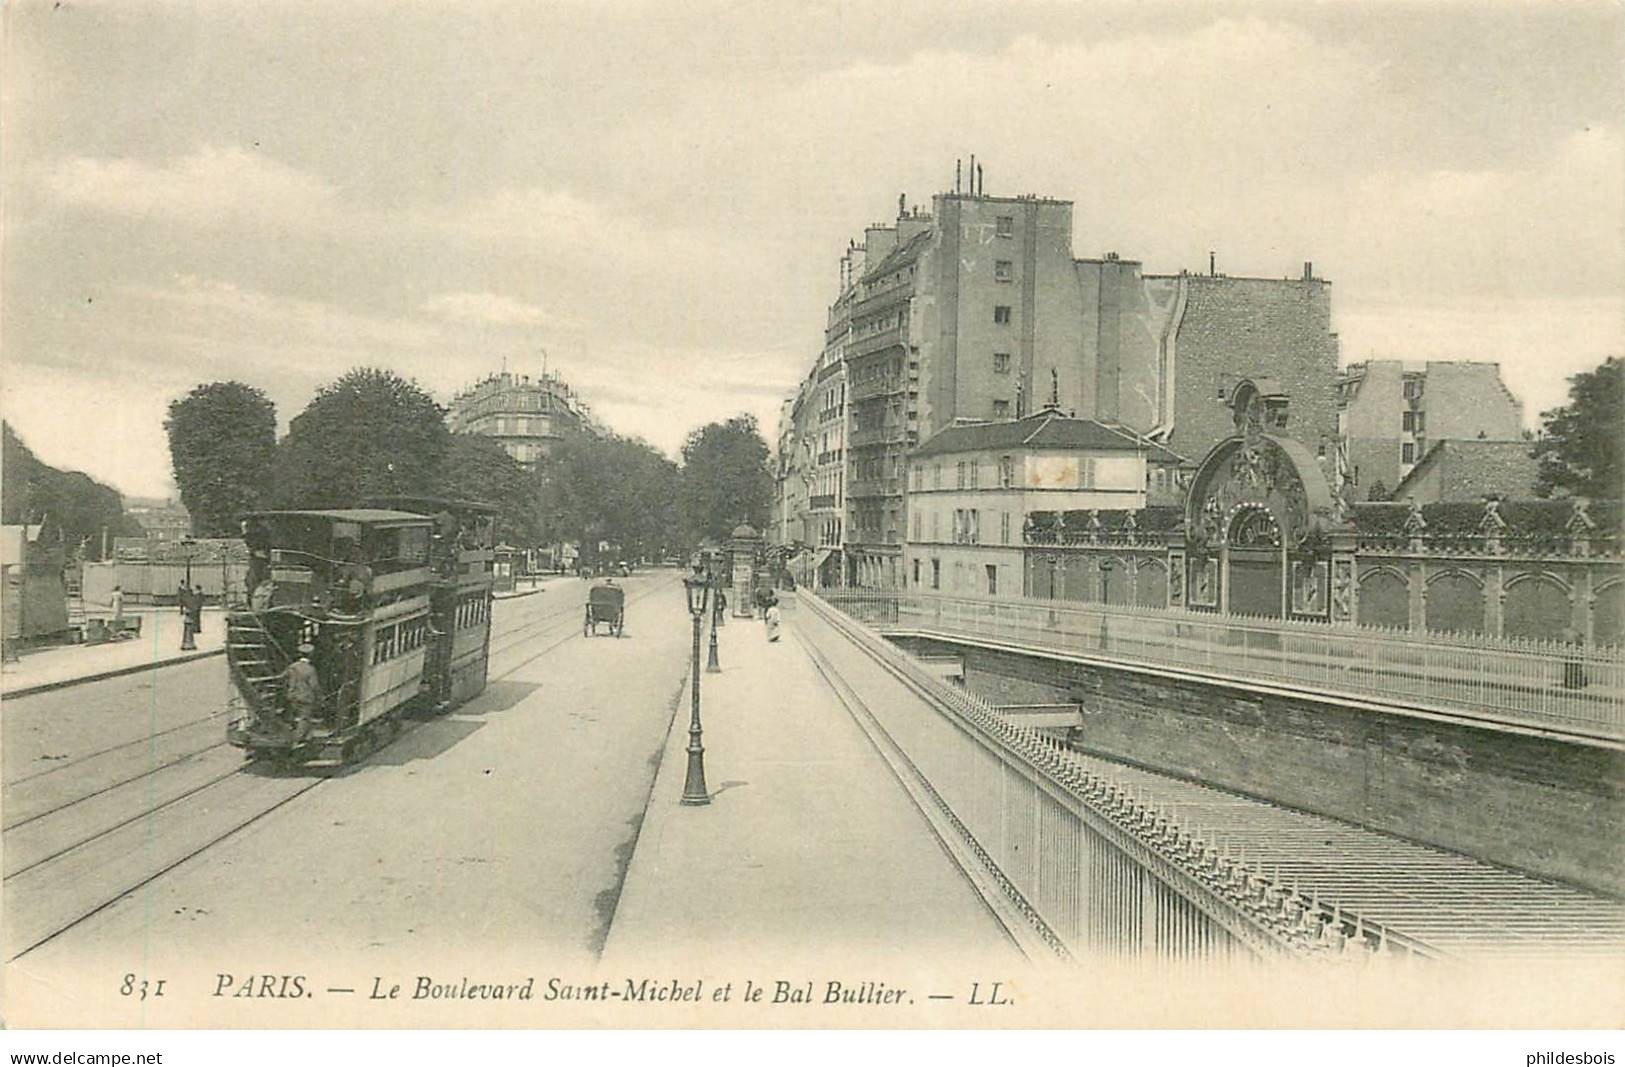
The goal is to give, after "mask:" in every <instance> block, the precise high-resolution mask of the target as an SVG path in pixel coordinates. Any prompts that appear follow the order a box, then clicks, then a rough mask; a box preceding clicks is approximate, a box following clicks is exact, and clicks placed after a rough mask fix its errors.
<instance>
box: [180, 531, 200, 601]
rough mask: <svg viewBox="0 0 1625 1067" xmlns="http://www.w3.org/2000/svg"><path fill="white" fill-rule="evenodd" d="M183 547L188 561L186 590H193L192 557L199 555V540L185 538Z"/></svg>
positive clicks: (182, 540)
mask: <svg viewBox="0 0 1625 1067" xmlns="http://www.w3.org/2000/svg"><path fill="white" fill-rule="evenodd" d="M181 547H182V548H184V549H185V550H186V551H185V552H184V553H183V555H184V556H185V559H186V588H188V589H190V588H192V557H193V556H195V555H197V539H196V538H194V537H190V536H188V537H183V538H181Z"/></svg>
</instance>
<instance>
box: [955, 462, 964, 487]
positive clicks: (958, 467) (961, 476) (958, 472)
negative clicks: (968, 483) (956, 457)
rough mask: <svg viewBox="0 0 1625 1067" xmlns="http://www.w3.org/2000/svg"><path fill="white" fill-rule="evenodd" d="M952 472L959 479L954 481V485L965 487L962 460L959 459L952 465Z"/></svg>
mask: <svg viewBox="0 0 1625 1067" xmlns="http://www.w3.org/2000/svg"><path fill="white" fill-rule="evenodd" d="M954 474H955V475H956V476H957V477H958V479H959V481H958V482H957V483H956V487H957V488H959V489H963V488H965V461H964V460H960V461H959V462H958V463H956V464H955V465H954Z"/></svg>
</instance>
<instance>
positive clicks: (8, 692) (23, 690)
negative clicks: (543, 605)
mask: <svg viewBox="0 0 1625 1067" xmlns="http://www.w3.org/2000/svg"><path fill="white" fill-rule="evenodd" d="M545 591H546V590H545V588H543V587H538V588H536V589H532V590H530V591H529V592H525V593H514V594H512V595H511V596H499V597H495V599H497V600H518V599H520V598H521V597H527V596H535V595H536V594H537V593H542V592H545ZM225 651H226V650H225V649H223V648H214V649H209V650H208V651H206V652H195V653H193V654H192V655H190V656H176V657H175V658H173V659H164V660H159V661H157V662H156V663H137V664H135V665H134V666H131V667H119V668H117V669H115V670H110V671H100V672H98V673H96V674H85V675H80V676H79V677H77V678H63V679H59V680H58V681H54V682H40V683H39V684H37V685H25V686H19V687H18V688H16V689H0V700H16V699H18V698H20V697H27V696H33V695H35V694H36V693H49V692H51V691H52V690H55V689H66V688H68V687H69V686H74V685H83V684H85V683H87V682H101V681H105V680H107V679H108V678H118V677H120V676H121V675H125V674H138V673H140V672H141V671H155V670H157V669H159V668H160V667H173V666H176V665H177V664H181V663H191V662H193V661H194V660H200V659H206V658H208V657H209V656H219V655H223V654H224V653H225Z"/></svg>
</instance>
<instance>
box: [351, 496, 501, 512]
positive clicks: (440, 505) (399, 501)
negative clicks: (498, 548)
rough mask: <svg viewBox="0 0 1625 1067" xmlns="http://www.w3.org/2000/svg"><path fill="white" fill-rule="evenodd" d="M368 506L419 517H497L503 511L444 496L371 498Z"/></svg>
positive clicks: (473, 501)
mask: <svg viewBox="0 0 1625 1067" xmlns="http://www.w3.org/2000/svg"><path fill="white" fill-rule="evenodd" d="M366 503H367V504H370V505H375V506H378V507H388V508H399V509H401V510H403V511H410V512H413V513H415V514H418V515H432V514H434V513H435V512H440V511H476V512H479V513H480V514H481V515H495V514H497V512H498V511H500V510H501V509H500V508H498V507H497V506H496V505H494V504H485V503H482V502H480V501H478V500H456V499H453V498H452V497H444V496H379V497H371V498H369V499H368V500H367V501H366Z"/></svg>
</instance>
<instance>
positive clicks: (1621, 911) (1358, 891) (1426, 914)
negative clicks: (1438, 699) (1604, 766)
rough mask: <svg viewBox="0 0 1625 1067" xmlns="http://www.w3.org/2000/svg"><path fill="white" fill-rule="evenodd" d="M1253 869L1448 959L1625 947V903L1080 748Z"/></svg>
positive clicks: (1607, 951) (1090, 763) (1093, 765)
mask: <svg viewBox="0 0 1625 1067" xmlns="http://www.w3.org/2000/svg"><path fill="white" fill-rule="evenodd" d="M1078 756H1079V758H1080V760H1081V761H1082V762H1083V763H1084V765H1085V766H1086V768H1087V769H1088V770H1090V771H1092V772H1094V773H1096V774H1099V775H1101V776H1102V777H1105V778H1108V779H1111V780H1115V781H1116V782H1118V783H1119V784H1121V785H1122V786H1124V787H1125V788H1128V789H1130V790H1131V791H1132V792H1133V793H1134V794H1136V795H1137V797H1138V799H1139V800H1141V801H1142V802H1144V803H1147V804H1150V805H1151V806H1153V807H1155V808H1158V809H1161V810H1163V811H1166V812H1167V813H1169V814H1170V815H1172V816H1173V817H1174V818H1175V819H1177V820H1178V822H1179V823H1180V824H1181V825H1183V826H1185V827H1187V828H1188V829H1190V830H1191V831H1192V832H1194V833H1197V834H1198V835H1199V836H1200V837H1201V838H1202V839H1203V840H1206V841H1209V842H1211V843H1213V844H1215V845H1216V846H1218V847H1221V848H1228V850H1229V852H1230V854H1231V855H1232V856H1236V855H1238V854H1239V855H1240V856H1241V857H1242V858H1243V859H1244V861H1245V865H1246V866H1247V867H1249V868H1251V867H1256V866H1261V867H1262V868H1263V871H1264V873H1265V874H1266V875H1267V876H1271V877H1273V876H1275V875H1276V874H1277V872H1278V874H1279V878H1280V880H1281V882H1282V883H1284V884H1285V885H1287V886H1288V887H1292V886H1294V885H1296V887H1297V888H1298V889H1300V890H1301V891H1302V892H1304V893H1305V894H1311V893H1312V894H1315V895H1317V896H1319V897H1321V898H1322V899H1324V900H1326V901H1327V902H1333V901H1335V902H1336V903H1337V905H1338V906H1340V907H1343V908H1347V909H1349V910H1350V911H1352V912H1354V913H1355V914H1357V915H1359V916H1361V918H1362V919H1364V920H1367V921H1372V922H1377V923H1380V924H1382V925H1383V926H1385V927H1388V928H1389V929H1391V930H1394V931H1396V932H1398V933H1401V934H1404V935H1407V936H1409V937H1411V938H1415V939H1416V940H1418V941H1421V942H1424V943H1426V944H1427V945H1428V946H1430V947H1431V948H1433V949H1434V950H1436V951H1438V952H1439V953H1441V954H1443V955H1445V956H1452V957H1458V958H1459V957H1467V956H1471V957H1478V958H1481V957H1486V956H1494V957H1501V958H1521V957H1540V958H1545V957H1556V956H1575V955H1614V956H1617V955H1619V954H1621V953H1625V902H1621V901H1618V900H1614V899H1612V898H1609V897H1605V896H1600V895H1597V894H1593V893H1588V892H1586V891H1584V890H1581V889H1577V888H1574V887H1572V886H1566V885H1562V884H1560V883H1555V882H1548V881H1543V880H1541V879H1539V878H1535V877H1532V876H1530V875H1527V874H1521V873H1519V872H1517V871H1512V870H1508V869H1506V868H1503V867H1496V866H1493V865H1491V864H1488V863H1484V862H1481V861H1479V860H1475V859H1472V858H1470V857H1467V856H1463V855H1459V854H1457V853H1453V852H1446V851H1444V850H1442V849H1437V848H1431V847H1429V846H1426V845H1420V844H1416V843H1414V842H1411V841H1405V840H1403V839H1401V838H1397V837H1393V836H1390V835H1388V834H1385V833H1382V832H1380V831H1377V830H1371V829H1368V828H1365V827H1361V826H1355V825H1352V824H1349V823H1345V822H1340V821H1338V820H1336V819H1331V818H1327V817H1325V816H1321V815H1311V814H1308V813H1306V812H1302V811H1295V810H1293V809H1290V808H1284V807H1280V806H1278V805H1275V804H1271V803H1269V802H1268V801H1264V800H1259V799H1257V798H1254V797H1248V796H1243V795H1240V794H1237V793H1231V792H1226V791H1225V790H1222V789H1216V788H1213V787H1211V786H1205V785H1199V784H1197V783H1195V782H1189V781H1184V780H1182V779H1178V778H1172V777H1169V776H1167V775H1162V774H1158V773H1156V772H1154V771H1149V770H1145V769H1142V768H1139V767H1134V766H1131V765H1129V764H1124V763H1117V762H1115V761H1112V760H1108V759H1104V758H1101V757H1098V756H1091V755H1088V754H1085V753H1078Z"/></svg>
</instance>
